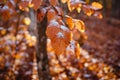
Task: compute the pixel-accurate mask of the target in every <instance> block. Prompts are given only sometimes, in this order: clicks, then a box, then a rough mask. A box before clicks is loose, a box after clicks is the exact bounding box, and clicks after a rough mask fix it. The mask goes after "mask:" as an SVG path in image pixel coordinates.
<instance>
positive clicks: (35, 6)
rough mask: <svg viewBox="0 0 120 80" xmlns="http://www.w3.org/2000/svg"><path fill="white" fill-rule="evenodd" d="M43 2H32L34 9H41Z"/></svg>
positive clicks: (37, 0)
mask: <svg viewBox="0 0 120 80" xmlns="http://www.w3.org/2000/svg"><path fill="white" fill-rule="evenodd" d="M42 2H43V0H32V3H31V4H33V5H34V6H33V8H34V9H35V10H37V9H38V8H40V6H41V4H42Z"/></svg>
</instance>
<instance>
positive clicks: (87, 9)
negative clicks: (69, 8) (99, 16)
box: [83, 5, 94, 16]
mask: <svg viewBox="0 0 120 80" xmlns="http://www.w3.org/2000/svg"><path fill="white" fill-rule="evenodd" d="M83 12H84V13H85V14H86V15H87V16H91V15H92V14H93V13H94V10H93V9H92V8H91V6H90V5H89V6H86V5H84V6H83Z"/></svg>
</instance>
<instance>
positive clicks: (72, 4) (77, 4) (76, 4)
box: [67, 0, 86, 12]
mask: <svg viewBox="0 0 120 80" xmlns="http://www.w3.org/2000/svg"><path fill="white" fill-rule="evenodd" d="M82 4H86V3H85V2H84V1H81V0H69V1H68V2H67V5H68V9H69V11H70V12H71V11H73V10H74V9H76V10H77V11H78V12H80V10H81V9H80V8H81V7H82Z"/></svg>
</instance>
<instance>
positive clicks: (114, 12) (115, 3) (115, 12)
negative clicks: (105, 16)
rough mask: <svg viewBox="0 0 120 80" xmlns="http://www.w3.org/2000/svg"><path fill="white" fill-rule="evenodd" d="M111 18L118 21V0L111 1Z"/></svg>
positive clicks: (119, 11)
mask: <svg viewBox="0 0 120 80" xmlns="http://www.w3.org/2000/svg"><path fill="white" fill-rule="evenodd" d="M112 17H115V18H118V19H120V0H112Z"/></svg>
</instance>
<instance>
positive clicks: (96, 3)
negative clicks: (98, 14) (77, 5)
mask: <svg viewBox="0 0 120 80" xmlns="http://www.w3.org/2000/svg"><path fill="white" fill-rule="evenodd" d="M92 6H93V7H94V9H95V10H97V9H102V8H103V6H102V5H101V4H100V3H98V2H92Z"/></svg>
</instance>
